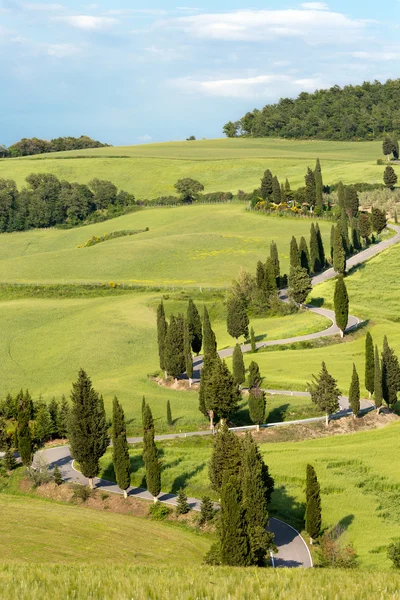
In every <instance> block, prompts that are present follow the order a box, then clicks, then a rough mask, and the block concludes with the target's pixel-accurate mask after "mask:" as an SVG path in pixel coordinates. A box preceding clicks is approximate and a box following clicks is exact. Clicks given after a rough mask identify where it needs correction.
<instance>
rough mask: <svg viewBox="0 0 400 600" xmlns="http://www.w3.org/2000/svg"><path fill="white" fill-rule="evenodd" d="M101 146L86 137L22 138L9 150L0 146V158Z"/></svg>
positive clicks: (102, 146) (101, 144)
mask: <svg viewBox="0 0 400 600" xmlns="http://www.w3.org/2000/svg"><path fill="white" fill-rule="evenodd" d="M107 146H109V144H103V143H102V142H98V141H97V140H92V138H90V137H88V136H87V135H81V136H80V137H79V138H75V137H70V136H69V137H58V138H55V139H54V140H50V141H48V140H41V139H39V138H36V137H34V138H22V140H20V141H19V142H16V143H15V144H13V145H12V146H10V147H9V148H7V147H6V146H1V145H0V158H17V157H18V156H31V155H32V154H46V153H48V152H64V151H66V150H85V149H86V148H105V147H107Z"/></svg>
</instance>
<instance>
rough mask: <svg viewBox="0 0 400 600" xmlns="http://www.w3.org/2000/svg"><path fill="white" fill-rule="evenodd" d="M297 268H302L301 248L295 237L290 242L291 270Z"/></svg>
mask: <svg viewBox="0 0 400 600" xmlns="http://www.w3.org/2000/svg"><path fill="white" fill-rule="evenodd" d="M295 267H301V264H300V253H299V247H298V245H297V240H296V238H295V237H294V236H293V237H292V240H291V242H290V268H291V269H294V268H295Z"/></svg>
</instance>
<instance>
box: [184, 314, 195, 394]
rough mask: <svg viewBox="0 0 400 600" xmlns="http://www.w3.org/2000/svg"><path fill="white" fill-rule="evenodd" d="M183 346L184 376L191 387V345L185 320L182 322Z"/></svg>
mask: <svg viewBox="0 0 400 600" xmlns="http://www.w3.org/2000/svg"><path fill="white" fill-rule="evenodd" d="M183 346H184V349H183V352H184V355H185V368H186V375H187V376H188V379H189V384H190V387H191V386H192V379H193V357H192V345H191V343H190V331H189V324H188V322H187V321H186V319H185V322H184V332H183Z"/></svg>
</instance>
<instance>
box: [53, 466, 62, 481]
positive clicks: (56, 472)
mask: <svg viewBox="0 0 400 600" xmlns="http://www.w3.org/2000/svg"><path fill="white" fill-rule="evenodd" d="M53 477H54V483H55V484H56V485H62V484H63V483H64V479H63V478H62V475H61V472H60V469H59V468H58V465H56V466H55V467H54V471H53Z"/></svg>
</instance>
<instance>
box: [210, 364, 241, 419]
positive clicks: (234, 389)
mask: <svg viewBox="0 0 400 600" xmlns="http://www.w3.org/2000/svg"><path fill="white" fill-rule="evenodd" d="M240 398H241V395H240V392H239V389H238V386H237V385H236V383H235V381H234V378H233V375H232V374H231V372H230V371H229V369H228V367H227V366H226V363H225V361H221V360H217V361H215V363H214V367H213V369H212V371H211V375H210V379H209V381H208V386H207V397H206V408H207V411H208V414H209V415H210V421H211V423H210V426H212V418H213V417H215V416H216V417H218V418H220V419H227V418H228V417H230V415H231V414H232V413H234V412H236V411H237V409H238V407H239V401H240Z"/></svg>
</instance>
